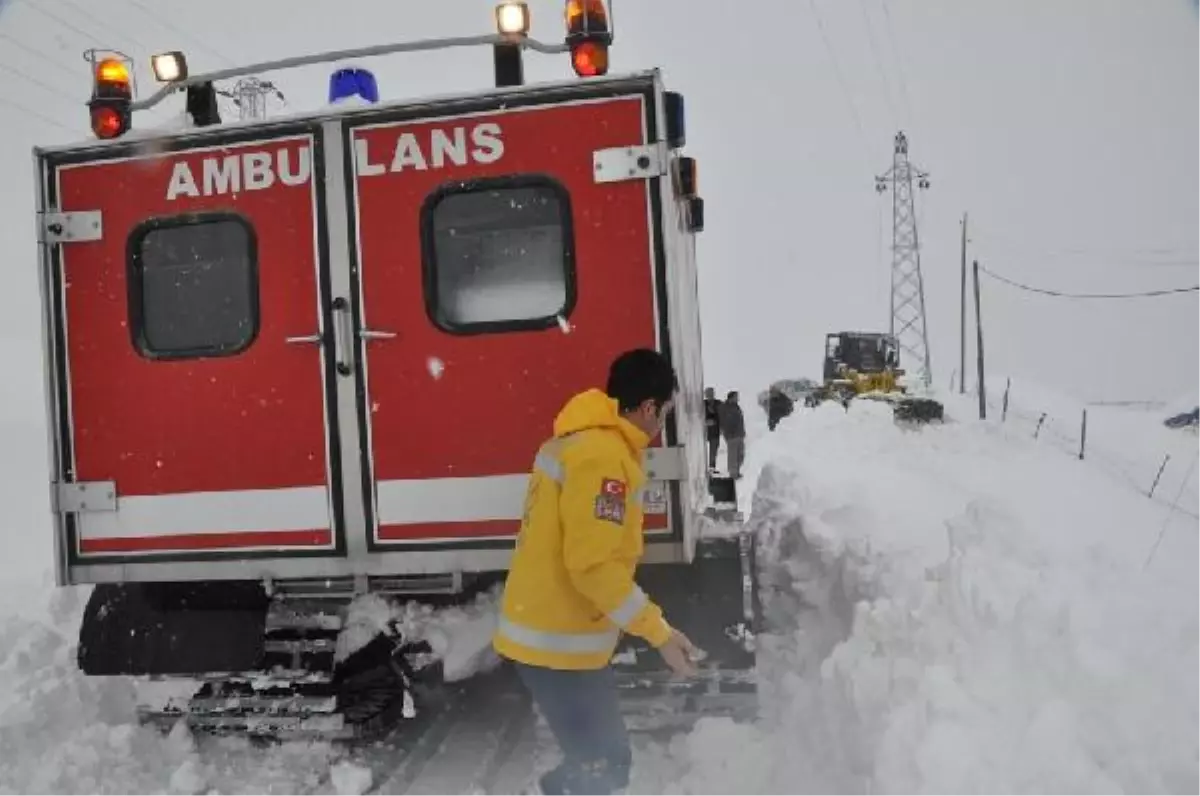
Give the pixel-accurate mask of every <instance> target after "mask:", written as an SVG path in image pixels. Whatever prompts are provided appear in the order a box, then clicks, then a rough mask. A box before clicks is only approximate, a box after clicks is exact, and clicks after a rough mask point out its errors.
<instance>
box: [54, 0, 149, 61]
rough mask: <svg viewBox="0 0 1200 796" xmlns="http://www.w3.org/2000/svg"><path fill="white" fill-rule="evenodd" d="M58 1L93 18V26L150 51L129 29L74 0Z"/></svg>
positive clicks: (88, 17)
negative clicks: (98, 15) (94, 12)
mask: <svg viewBox="0 0 1200 796" xmlns="http://www.w3.org/2000/svg"><path fill="white" fill-rule="evenodd" d="M41 1H42V3H43V4H44V3H45V2H46V0H41ZM58 1H59V2H60V3H62V4H63V5H65V6H67V7H68V8H72V9H74V10H75V12H76V13H78V14H80V15H82V16H84V17H86V18H87V19H89V20H91V24H92V25H93V26H99V27H100V28H107V29H108V31H109V32H110V33H116V34H117V38H118V39H120V38H126V39H128V40H129V41H131V42H133V43H134V44H135V45H136V46H138V47H140V48H142V50H144V51H147V52H149V48H148V47H146V44H145V42H142V41H139V40H138V39H135V38H134V37H133V36H132V35H131V34H130V33H129V32H128V31H126V30H121V29H120V28H118V27H117V26H116V25H113V24H112V23H110V22H107V21H105V20H103V19H100V18H98V17H96V16H95V15H93V14H92V13H91V12H89V11H86V10H84V9H83V8H82V7H81V6H79V5H77V4H75V3H74V2H72V0H58Z"/></svg>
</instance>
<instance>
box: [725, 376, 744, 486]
mask: <svg viewBox="0 0 1200 796" xmlns="http://www.w3.org/2000/svg"><path fill="white" fill-rule="evenodd" d="M720 417H721V433H722V434H723V435H724V436H725V453H726V456H727V457H728V459H729V477H730V478H732V479H734V480H737V479H740V478H741V477H742V462H743V461H745V460H746V418H745V416H744V415H743V414H742V407H741V406H740V405H739V404H738V394H737V390H730V391H729V394H728V395H727V396H726V397H725V402H724V403H723V404H721V414H720Z"/></svg>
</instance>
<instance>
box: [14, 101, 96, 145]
mask: <svg viewBox="0 0 1200 796" xmlns="http://www.w3.org/2000/svg"><path fill="white" fill-rule="evenodd" d="M0 104H3V105H8V106H9V107H10V108H15V109H16V110H18V111H20V112H21V113H24V114H28V115H29V116H32V117H34V118H35V119H41V120H42V121H43V122H45V123H46V124H52V125H54V126H55V127H58V128H59V129H62V130H66V131H67V132H68V133H71V134H72V135H74V136H79V137H82V136H81V134H80V131H79V130H78V129H75V128H71V127H68V126H67V125H65V124H63V123H62V122H60V121H56V120H55V119H51V118H50V117H49V116H46V115H45V114H44V113H42V112H41V111H36V110H34V109H33V108H30V107H29V106H27V105H22V104H21V103H19V102H17V101H16V100H11V99H8V98H7V97H0Z"/></svg>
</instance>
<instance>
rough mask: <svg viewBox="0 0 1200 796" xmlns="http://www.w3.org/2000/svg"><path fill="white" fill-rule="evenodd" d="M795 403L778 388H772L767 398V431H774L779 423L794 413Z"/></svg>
mask: <svg viewBox="0 0 1200 796" xmlns="http://www.w3.org/2000/svg"><path fill="white" fill-rule="evenodd" d="M794 406H795V403H794V402H793V401H792V399H791V398H789V397H788V396H787V394H786V393H784V391H783V390H781V389H779V388H778V387H772V388H771V392H770V394H769V395H768V396H767V429H768V430H769V431H774V430H775V427H776V426H778V425H779V421H780V420H783V419H784V418H785V417H787V416H788V415H790V414H791V413H792V409H793V408H794Z"/></svg>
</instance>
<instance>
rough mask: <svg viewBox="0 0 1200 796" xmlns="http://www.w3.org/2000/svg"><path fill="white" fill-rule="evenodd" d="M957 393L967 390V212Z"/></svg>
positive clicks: (959, 327) (963, 239) (959, 328)
mask: <svg viewBox="0 0 1200 796" xmlns="http://www.w3.org/2000/svg"><path fill="white" fill-rule="evenodd" d="M958 373H959V377H958V394H959V395H962V394H964V393H965V392H966V391H967V379H966V375H967V214H966V213H963V220H962V291H961V296H960V299H959V308H958Z"/></svg>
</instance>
